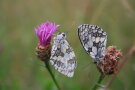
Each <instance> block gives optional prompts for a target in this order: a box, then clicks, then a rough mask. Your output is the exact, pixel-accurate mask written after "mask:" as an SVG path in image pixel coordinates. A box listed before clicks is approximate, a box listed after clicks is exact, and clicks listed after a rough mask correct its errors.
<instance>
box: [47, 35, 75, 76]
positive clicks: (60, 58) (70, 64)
mask: <svg viewBox="0 0 135 90" xmlns="http://www.w3.org/2000/svg"><path fill="white" fill-rule="evenodd" d="M50 62H51V64H52V65H53V66H54V68H55V69H56V70H58V71H59V72H60V73H62V74H64V75H66V76H68V77H72V76H73V75H74V69H75V68H76V57H75V53H74V51H73V49H72V47H71V46H70V45H69V43H68V42H67V40H66V34H65V33H63V32H62V33H59V34H57V35H56V36H55V37H54V38H53V46H52V50H51V57H50Z"/></svg>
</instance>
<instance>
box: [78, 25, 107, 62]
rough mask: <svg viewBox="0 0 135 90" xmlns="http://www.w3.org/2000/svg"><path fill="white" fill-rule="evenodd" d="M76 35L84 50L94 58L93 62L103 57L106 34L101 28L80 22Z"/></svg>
mask: <svg viewBox="0 0 135 90" xmlns="http://www.w3.org/2000/svg"><path fill="white" fill-rule="evenodd" d="M78 36H79V39H80V41H81V44H82V45H83V47H84V49H85V50H86V52H87V53H88V54H89V55H90V56H91V57H92V58H93V59H94V63H98V61H100V60H102V59H103V58H104V56H105V55H104V52H105V48H106V41H107V34H106V32H104V31H103V29H102V28H100V27H98V26H96V25H90V24H82V25H80V26H79V27H78Z"/></svg>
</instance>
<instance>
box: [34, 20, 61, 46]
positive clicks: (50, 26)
mask: <svg viewBox="0 0 135 90" xmlns="http://www.w3.org/2000/svg"><path fill="white" fill-rule="evenodd" d="M58 27H59V25H56V24H55V23H52V22H49V21H47V22H45V23H43V24H41V25H40V26H38V27H37V28H34V30H35V33H36V35H37V36H38V38H39V45H41V46H46V45H48V44H50V41H51V37H52V35H53V33H54V32H55V31H56V30H57V28H58Z"/></svg>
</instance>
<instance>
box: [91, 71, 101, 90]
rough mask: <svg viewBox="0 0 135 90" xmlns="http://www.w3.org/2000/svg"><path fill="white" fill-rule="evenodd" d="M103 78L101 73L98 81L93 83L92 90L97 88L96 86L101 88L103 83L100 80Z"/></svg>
mask: <svg viewBox="0 0 135 90" xmlns="http://www.w3.org/2000/svg"><path fill="white" fill-rule="evenodd" d="M103 79H104V76H103V75H102V74H101V75H100V76H99V78H98V81H97V82H96V84H95V85H94V87H93V88H92V90H97V88H98V87H101V88H103V85H101V82H102V80H103Z"/></svg>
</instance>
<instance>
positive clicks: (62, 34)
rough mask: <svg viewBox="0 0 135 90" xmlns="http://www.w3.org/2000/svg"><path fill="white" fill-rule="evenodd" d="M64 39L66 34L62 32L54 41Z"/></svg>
mask: <svg viewBox="0 0 135 90" xmlns="http://www.w3.org/2000/svg"><path fill="white" fill-rule="evenodd" d="M61 39H66V34H65V33H64V32H59V33H58V34H57V35H56V36H55V37H54V40H61Z"/></svg>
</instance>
